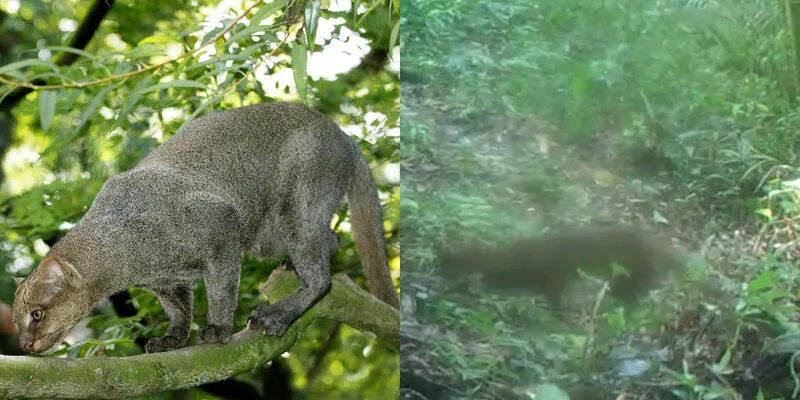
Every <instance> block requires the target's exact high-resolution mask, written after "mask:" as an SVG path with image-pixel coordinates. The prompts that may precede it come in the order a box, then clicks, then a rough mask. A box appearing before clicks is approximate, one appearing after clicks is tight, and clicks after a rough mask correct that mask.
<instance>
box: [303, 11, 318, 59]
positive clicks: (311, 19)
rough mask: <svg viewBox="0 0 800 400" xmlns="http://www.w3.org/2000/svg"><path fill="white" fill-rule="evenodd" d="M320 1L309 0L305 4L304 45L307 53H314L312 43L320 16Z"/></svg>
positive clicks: (314, 39) (315, 37)
mask: <svg viewBox="0 0 800 400" xmlns="http://www.w3.org/2000/svg"><path fill="white" fill-rule="evenodd" d="M319 1H320V0H311V1H309V2H307V3H306V9H305V22H306V29H305V32H306V44H307V45H308V50H309V51H312V52H313V51H314V44H315V43H314V42H315V41H316V39H317V23H318V22H319V15H320V4H319Z"/></svg>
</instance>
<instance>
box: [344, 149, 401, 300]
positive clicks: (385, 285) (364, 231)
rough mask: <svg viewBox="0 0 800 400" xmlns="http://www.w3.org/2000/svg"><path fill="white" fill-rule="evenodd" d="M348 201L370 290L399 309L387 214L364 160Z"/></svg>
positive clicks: (349, 193)
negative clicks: (388, 251)
mask: <svg viewBox="0 0 800 400" xmlns="http://www.w3.org/2000/svg"><path fill="white" fill-rule="evenodd" d="M359 156H360V154H359ZM347 200H348V202H349V204H350V223H351V225H352V226H353V237H354V238H355V242H356V249H358V255H359V257H361V265H362V266H363V268H364V274H365V275H366V276H367V284H368V285H369V289H370V291H371V292H372V294H373V295H375V297H377V298H379V299H381V300H382V301H383V302H385V303H386V304H389V305H390V306H392V307H394V308H396V309H399V308H400V301H399V300H398V297H397V289H395V287H394V282H392V274H391V271H390V270H389V264H388V263H387V261H386V243H385V241H384V239H383V235H384V232H383V211H382V210H381V202H380V200H379V199H378V189H377V187H376V186H375V180H374V179H373V178H372V171H370V169H369V164H367V161H366V160H365V159H364V158H363V157H359V161H358V165H357V166H356V172H355V177H354V178H353V182H352V183H351V184H350V188H349V190H348V191H347Z"/></svg>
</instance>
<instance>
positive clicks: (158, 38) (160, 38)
mask: <svg viewBox="0 0 800 400" xmlns="http://www.w3.org/2000/svg"><path fill="white" fill-rule="evenodd" d="M174 42H175V38H173V37H170V36H166V35H153V36H148V37H146V38H144V39H142V40H140V41H139V43H137V44H136V45H137V46H141V45H143V44H148V43H174Z"/></svg>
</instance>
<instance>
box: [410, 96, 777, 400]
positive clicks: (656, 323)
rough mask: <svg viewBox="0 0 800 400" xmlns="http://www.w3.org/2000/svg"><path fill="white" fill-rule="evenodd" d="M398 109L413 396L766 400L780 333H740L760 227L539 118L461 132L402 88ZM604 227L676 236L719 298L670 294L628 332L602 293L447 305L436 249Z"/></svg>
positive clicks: (446, 114) (474, 125) (498, 120)
mask: <svg viewBox="0 0 800 400" xmlns="http://www.w3.org/2000/svg"><path fill="white" fill-rule="evenodd" d="M402 107H403V110H402V116H403V122H402V123H403V139H402V140H403V158H402V161H401V168H402V187H403V199H402V202H403V204H404V206H403V221H404V233H403V235H404V238H403V244H404V253H403V269H402V272H403V273H402V278H401V285H402V295H403V304H402V315H403V321H402V327H401V331H402V332H403V349H402V354H403V368H402V378H401V381H402V386H403V392H402V398H404V399H440V398H442V399H443V398H458V397H459V396H462V397H463V398H475V399H516V398H532V393H533V391H534V390H535V388H536V386H537V385H539V384H541V383H543V382H553V383H556V384H558V385H559V386H560V387H562V388H565V389H567V391H568V392H570V394H572V396H573V398H581V399H593V398H597V399H607V398H612V399H613V398H642V399H644V398H648V399H661V398H664V399H667V398H675V397H672V396H673V395H675V394H677V393H678V392H682V391H685V392H687V393H689V392H694V393H693V394H692V397H684V398H697V399H700V398H713V397H712V396H713V395H714V394H715V393H717V394H719V395H720V396H723V397H719V398H736V396H735V395H732V394H731V393H733V392H738V393H740V394H741V393H744V394H745V397H744V398H755V397H747V396H750V395H752V396H754V395H755V392H756V391H757V387H758V383H757V382H761V385H762V386H763V385H764V381H765V379H766V378H765V376H764V375H760V376H758V377H754V374H753V369H754V366H761V365H763V363H764V362H765V361H764V357H763V355H762V353H759V351H760V350H761V345H762V343H763V342H764V341H765V340H766V339H767V338H768V337H772V336H775V335H776V333H775V332H773V331H770V332H766V330H765V329H763V326H762V327H756V328H753V329H750V327H751V326H750V324H742V318H743V317H744V316H746V315H745V314H746V313H743V312H742V311H741V310H742V309H745V308H747V305H748V303H747V301H748V299H749V300H751V301H755V300H753V293H750V294H749V296H750V297H749V298H748V297H747V296H748V294H747V293H744V292H747V287H746V285H744V283H745V282H748V281H749V280H750V279H752V278H753V276H754V275H756V274H757V273H758V268H757V267H756V266H758V265H760V264H761V259H762V256H761V254H762V251H763V250H764V246H765V243H764V240H763V239H762V238H763V232H762V231H760V230H759V226H758V225H757V223H756V222H755V220H754V219H753V218H750V217H748V216H747V215H744V214H743V215H742V216H736V217H731V215H730V212H725V213H723V212H720V211H719V207H718V205H716V204H714V203H713V202H709V201H704V200H702V199H701V198H700V196H697V195H696V193H695V190H694V189H695V188H693V187H692V185H690V184H686V183H683V182H681V181H680V180H678V179H676V178H674V177H673V176H671V175H670V174H667V173H664V172H663V171H657V170H653V169H649V168H641V167H640V166H638V165H633V166H632V165H630V164H624V163H621V162H619V161H618V160H619V159H622V158H623V157H617V154H618V152H619V151H621V150H619V149H617V148H615V146H614V143H613V141H612V140H608V141H606V142H605V143H603V140H602V139H601V140H599V141H594V142H593V143H592V144H591V145H588V144H587V145H586V146H575V145H574V144H568V143H566V141H565V140H563V136H564V135H563V134H561V133H560V132H558V131H557V129H555V128H554V127H553V126H552V125H551V124H550V123H548V122H547V121H545V120H541V119H538V118H532V117H520V118H504V117H495V116H488V117H486V118H485V119H484V120H483V121H468V120H463V119H460V118H459V111H460V110H458V109H457V108H456V107H454V106H453V105H452V103H450V102H448V101H446V99H437V97H436V94H435V92H433V89H431V88H428V87H426V86H425V85H420V86H412V85H406V84H404V85H403V98H402ZM614 134H615V133H613V132H609V133H608V136H609V138H613V135H614ZM596 136H598V137H602V136H603V133H602V132H599V133H598V134H597V135H596ZM609 142H611V143H609ZM604 222H613V223H620V224H632V225H635V226H638V227H641V228H643V229H645V230H647V231H651V232H654V233H657V234H658V235H660V236H663V237H667V238H671V239H672V241H673V244H674V245H676V246H679V247H681V248H683V249H686V250H687V251H689V252H690V253H691V254H692V257H693V259H694V260H699V261H695V263H696V264H697V266H696V268H694V269H693V271H694V273H695V274H696V275H698V276H697V277H696V279H695V281H696V282H697V281H700V282H702V284H704V285H706V286H705V287H708V286H713V287H715V288H718V289H720V290H719V291H715V293H714V294H713V295H710V294H708V293H704V292H702V291H700V290H699V289H698V290H695V288H697V287H700V286H695V287H692V288H688V289H687V286H680V285H678V284H667V285H665V286H664V287H663V288H662V289H658V290H656V291H655V293H653V294H651V296H650V297H649V298H647V299H645V300H643V302H642V305H641V307H640V308H641V309H642V310H639V311H637V313H636V314H635V316H634V317H632V318H630V319H628V320H627V321H625V322H624V323H622V325H620V323H619V321H617V322H613V320H614V318H619V314H614V313H608V314H602V315H595V314H594V313H596V310H593V309H592V307H591V304H592V301H593V299H594V296H595V294H596V293H588V294H587V297H586V299H584V300H583V301H577V302H576V304H578V306H577V307H576V309H575V312H574V313H569V315H563V314H562V315H555V314H554V313H553V312H549V310H547V307H546V306H545V305H543V304H542V303H541V302H538V301H537V300H536V299H529V298H513V299H509V298H504V297H498V296H496V295H492V294H486V293H482V292H481V291H480V289H477V290H475V289H471V292H470V293H468V294H466V295H462V296H460V297H459V296H454V295H451V294H448V293H446V291H445V290H444V288H445V286H446V283H445V282H442V281H441V280H440V278H438V276H437V274H436V272H435V271H436V268H437V266H436V262H435V258H436V257H435V254H436V250H435V249H436V246H437V245H438V244H441V243H442V242H447V241H451V240H453V241H456V240H460V239H461V238H462V237H464V236H467V237H468V236H470V231H471V232H472V235H473V236H476V235H479V236H481V237H483V238H484V239H488V240H489V241H491V240H492V239H494V238H497V237H508V236H515V235H524V234H525V233H531V232H537V231H541V230H542V229H556V230H557V229H559V228H563V227H568V226H581V225H592V224H597V223H604ZM493 235H494V236H493ZM487 236H488V238H487ZM719 293H724V294H725V295H723V296H720V295H719ZM743 301H744V302H743ZM737 302H738V303H737ZM734 303H737V307H738V311H737V312H734V310H733V309H734V307H733V304H734ZM784 315H785V314H784ZM790 317H791V316H790ZM790 319H791V318H790ZM772 322H774V321H771V322H770V324H772ZM772 325H775V324H772ZM778 325H785V321H783V322H782V323H781V324H778ZM609 326H615V327H616V328H617V329H616V330H615V331H613V332H612V330H609V329H608V327H609ZM778 333H784V332H778ZM620 353H624V354H623V355H622V356H620ZM781 357H784V358H781ZM777 360H778V363H780V362H784V363H785V362H786V359H785V352H784V353H782V355H781V356H780V357H778V358H777ZM781 360H782V361H781ZM769 362H775V358H770V361H769ZM759 368H760V367H759ZM782 371H783V370H782ZM783 372H785V371H783ZM783 372H782V373H779V374H778V376H779V377H778V378H775V377H774V376H773V375H770V378H771V379H778V380H781V379H782V378H785V373H783ZM587 374H588V375H587ZM778 386H780V385H778ZM698 388H699V389H698ZM774 390H775V393H785V392H786V389H785V388H778V389H774ZM670 393H671V394H670ZM726 395H727V396H733V397H724V396H726ZM625 396H627V397H625Z"/></svg>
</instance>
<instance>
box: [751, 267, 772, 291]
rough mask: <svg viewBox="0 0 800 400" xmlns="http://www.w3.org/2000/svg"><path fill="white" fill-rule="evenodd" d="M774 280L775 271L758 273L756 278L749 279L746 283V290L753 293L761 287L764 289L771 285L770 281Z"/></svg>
mask: <svg viewBox="0 0 800 400" xmlns="http://www.w3.org/2000/svg"><path fill="white" fill-rule="evenodd" d="M774 281H775V271H767V272H763V273H761V274H759V275H758V276H757V277H756V279H753V280H752V281H750V283H748V284H747V291H748V292H749V293H755V292H758V291H760V290H762V289H766V288H768V287H770V286H771V285H772V282H774Z"/></svg>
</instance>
